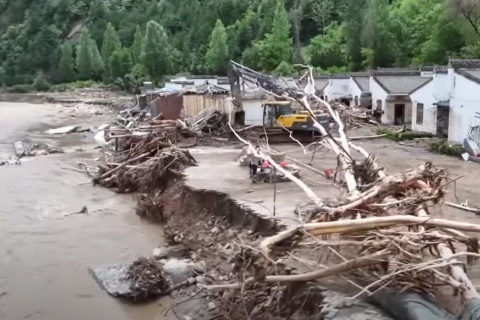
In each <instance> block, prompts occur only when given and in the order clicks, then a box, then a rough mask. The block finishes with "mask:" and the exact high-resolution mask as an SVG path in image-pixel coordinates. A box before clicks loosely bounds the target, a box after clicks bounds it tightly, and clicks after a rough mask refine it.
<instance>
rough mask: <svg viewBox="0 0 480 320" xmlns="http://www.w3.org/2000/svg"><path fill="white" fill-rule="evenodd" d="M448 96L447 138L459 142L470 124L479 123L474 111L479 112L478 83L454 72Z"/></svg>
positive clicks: (479, 91)
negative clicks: (448, 119) (450, 91)
mask: <svg viewBox="0 0 480 320" xmlns="http://www.w3.org/2000/svg"><path fill="white" fill-rule="evenodd" d="M452 87H453V90H452V94H451V97H450V121H449V124H448V140H449V141H451V142H457V143H461V142H463V140H464V139H465V138H466V137H467V133H468V129H469V128H470V126H474V125H480V120H479V119H477V118H475V112H480V84H478V83H476V82H473V81H471V80H469V79H467V78H465V77H464V76H462V75H460V74H458V73H455V74H454V76H453V84H452Z"/></svg>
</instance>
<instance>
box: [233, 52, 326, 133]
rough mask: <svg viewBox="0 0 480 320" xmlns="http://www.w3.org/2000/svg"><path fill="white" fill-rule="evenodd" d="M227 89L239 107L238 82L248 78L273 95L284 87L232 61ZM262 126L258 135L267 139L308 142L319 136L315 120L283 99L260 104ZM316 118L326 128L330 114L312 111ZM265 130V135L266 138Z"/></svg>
mask: <svg viewBox="0 0 480 320" xmlns="http://www.w3.org/2000/svg"><path fill="white" fill-rule="evenodd" d="M229 79H230V88H231V89H230V91H231V95H232V98H233V101H234V102H235V103H236V104H237V105H238V106H239V107H240V108H242V95H241V90H240V81H241V80H243V81H247V82H250V83H252V84H254V85H257V86H259V87H261V88H262V89H264V90H266V91H268V92H272V93H273V94H274V96H275V97H281V96H282V95H283V94H284V93H285V92H286V90H287V89H285V88H283V87H282V86H280V85H279V84H277V82H276V80H275V78H273V77H271V76H268V75H265V74H262V73H259V72H257V71H254V70H252V69H249V68H247V67H245V66H242V65H241V64H238V63H236V62H234V61H230V67H229ZM262 109H263V127H262V131H263V132H264V133H263V134H261V136H262V137H263V138H267V137H268V140H269V142H287V141H291V140H292V139H291V137H294V138H295V139H297V140H299V141H302V142H311V141H313V140H315V138H317V137H319V136H320V135H321V134H320V131H319V130H318V129H317V128H315V127H314V125H313V124H314V120H313V118H312V115H311V114H310V112H308V111H306V110H305V111H299V110H298V111H294V110H293V109H292V104H291V102H290V101H288V100H286V99H283V98H274V99H272V100H267V101H266V102H265V103H263V104H262ZM315 118H316V120H317V121H318V122H319V123H320V124H321V125H322V126H323V127H324V128H325V129H326V130H328V127H329V123H330V117H329V116H328V115H327V114H325V113H319V114H315ZM265 133H266V137H265Z"/></svg>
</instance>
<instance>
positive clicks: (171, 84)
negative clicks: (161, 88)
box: [165, 81, 183, 90]
mask: <svg viewBox="0 0 480 320" xmlns="http://www.w3.org/2000/svg"><path fill="white" fill-rule="evenodd" d="M165 88H168V89H173V90H182V88H183V85H182V84H181V83H175V82H170V81H168V82H165Z"/></svg>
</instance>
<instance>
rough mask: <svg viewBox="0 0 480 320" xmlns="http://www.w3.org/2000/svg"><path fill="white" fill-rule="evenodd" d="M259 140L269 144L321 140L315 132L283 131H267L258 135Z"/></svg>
mask: <svg viewBox="0 0 480 320" xmlns="http://www.w3.org/2000/svg"><path fill="white" fill-rule="evenodd" d="M259 137H260V139H262V140H267V138H268V143H269V144H275V143H288V142H294V139H295V140H297V141H299V142H301V143H312V142H314V141H316V140H318V139H320V138H321V135H320V133H319V132H315V131H293V132H289V131H286V130H284V129H267V130H266V135H265V133H264V132H263V133H261V134H260V136H259ZM292 138H293V139H292Z"/></svg>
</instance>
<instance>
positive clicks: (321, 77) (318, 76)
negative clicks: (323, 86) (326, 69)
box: [313, 74, 330, 79]
mask: <svg viewBox="0 0 480 320" xmlns="http://www.w3.org/2000/svg"><path fill="white" fill-rule="evenodd" d="M313 79H330V75H329V74H317V75H314V76H313Z"/></svg>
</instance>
